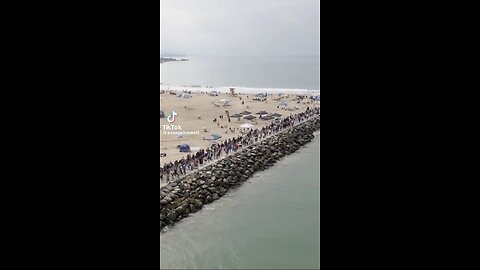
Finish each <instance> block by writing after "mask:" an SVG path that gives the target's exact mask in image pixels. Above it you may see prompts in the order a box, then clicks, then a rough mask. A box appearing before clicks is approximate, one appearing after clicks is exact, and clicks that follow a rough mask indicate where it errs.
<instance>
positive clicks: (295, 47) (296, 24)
mask: <svg viewBox="0 0 480 270" xmlns="http://www.w3.org/2000/svg"><path fill="white" fill-rule="evenodd" d="M319 39H320V0H160V49H161V51H162V52H173V53H184V54H187V55H318V54H319V50H320V49H319V48H320V44H319V42H320V40H319Z"/></svg>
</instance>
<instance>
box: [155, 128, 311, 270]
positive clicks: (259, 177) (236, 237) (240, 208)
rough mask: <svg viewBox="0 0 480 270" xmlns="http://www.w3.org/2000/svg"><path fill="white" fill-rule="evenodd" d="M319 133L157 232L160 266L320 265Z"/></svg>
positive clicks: (257, 267)
mask: <svg viewBox="0 0 480 270" xmlns="http://www.w3.org/2000/svg"><path fill="white" fill-rule="evenodd" d="M319 162H320V135H318V136H316V137H315V139H314V141H313V142H311V143H310V144H308V145H306V146H305V147H304V148H302V149H301V150H299V151H298V152H297V153H295V154H293V155H290V156H287V157H285V158H284V159H282V160H281V161H279V162H278V163H277V164H276V165H275V166H274V167H272V168H270V169H269V170H267V171H264V172H261V173H258V174H256V175H255V176H254V177H252V178H251V179H249V180H248V181H247V182H246V183H244V184H243V185H242V186H241V187H239V188H238V189H237V190H235V191H230V192H229V193H228V194H227V195H225V196H224V197H222V198H221V199H220V200H218V201H216V202H214V203H212V204H210V205H207V206H206V207H204V209H203V210H202V211H200V212H197V213H195V214H194V215H192V216H191V217H189V218H187V219H184V220H183V221H182V222H180V223H178V224H177V225H176V226H174V227H172V228H170V229H169V230H168V231H167V232H164V233H161V234H160V269H319V268H320V258H319V253H320V167H319Z"/></svg>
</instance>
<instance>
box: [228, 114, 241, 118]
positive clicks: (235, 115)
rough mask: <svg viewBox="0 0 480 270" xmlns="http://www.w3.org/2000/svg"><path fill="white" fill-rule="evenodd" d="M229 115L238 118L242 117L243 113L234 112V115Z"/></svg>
mask: <svg viewBox="0 0 480 270" xmlns="http://www.w3.org/2000/svg"><path fill="white" fill-rule="evenodd" d="M230 117H232V118H239V117H243V115H241V114H234V115H230Z"/></svg>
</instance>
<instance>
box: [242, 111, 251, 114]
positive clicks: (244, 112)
mask: <svg viewBox="0 0 480 270" xmlns="http://www.w3.org/2000/svg"><path fill="white" fill-rule="evenodd" d="M239 114H241V115H249V114H252V113H251V112H249V111H243V112H241V113H239Z"/></svg>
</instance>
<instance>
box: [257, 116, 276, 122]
mask: <svg viewBox="0 0 480 270" xmlns="http://www.w3.org/2000/svg"><path fill="white" fill-rule="evenodd" d="M272 119H273V117H271V116H265V117H260V120H265V121H268V120H272Z"/></svg>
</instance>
